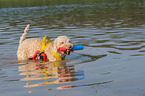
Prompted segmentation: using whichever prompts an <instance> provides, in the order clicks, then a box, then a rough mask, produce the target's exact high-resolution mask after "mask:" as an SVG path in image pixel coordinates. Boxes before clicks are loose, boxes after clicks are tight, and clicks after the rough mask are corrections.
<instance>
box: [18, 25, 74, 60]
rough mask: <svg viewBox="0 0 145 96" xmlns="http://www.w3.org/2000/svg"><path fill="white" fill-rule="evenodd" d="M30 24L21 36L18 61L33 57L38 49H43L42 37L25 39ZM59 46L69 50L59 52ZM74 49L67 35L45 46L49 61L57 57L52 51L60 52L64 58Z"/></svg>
mask: <svg viewBox="0 0 145 96" xmlns="http://www.w3.org/2000/svg"><path fill="white" fill-rule="evenodd" d="M29 26H30V25H29V24H28V25H27V26H26V28H25V30H24V33H23V34H22V36H21V37H20V41H19V46H18V50H17V58H18V61H21V60H28V59H30V58H32V57H33V55H34V54H35V52H36V51H37V50H41V46H42V42H43V40H42V39H39V38H31V39H26V40H24V39H25V38H26V34H27V31H28V29H29ZM59 47H64V48H66V49H67V52H59V51H58V49H59ZM72 49H73V44H71V43H70V39H69V38H68V37H67V36H59V37H57V38H56V39H55V40H54V41H53V42H52V43H51V44H50V45H49V46H47V47H46V48H45V50H44V53H45V54H46V56H47V60H48V61H56V60H57V59H56V58H55V56H54V54H53V52H52V51H54V52H55V53H58V54H59V56H60V57H61V58H62V59H64V58H65V56H66V54H68V55H69V54H70V52H71V51H72Z"/></svg>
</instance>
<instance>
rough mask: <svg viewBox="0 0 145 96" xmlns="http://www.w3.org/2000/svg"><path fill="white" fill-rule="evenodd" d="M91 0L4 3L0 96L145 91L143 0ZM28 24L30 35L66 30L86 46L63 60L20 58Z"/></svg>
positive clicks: (132, 95) (134, 94)
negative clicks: (19, 51) (37, 60)
mask: <svg viewBox="0 0 145 96" xmlns="http://www.w3.org/2000/svg"><path fill="white" fill-rule="evenodd" d="M37 1H38V0H37ZM42 1H44V0H42ZM69 1H70V0H69ZM86 1H88V2H87V3H83V2H79V3H76V1H75V2H71V3H69V2H67V3H61V4H60V3H57V2H56V3H55V4H46V5H43V4H42V3H41V6H39V3H38V5H37V4H36V5H35V4H34V5H33V4H31V3H30V4H29V3H28V4H26V5H25V6H22V5H21V4H20V5H19V3H20V2H16V1H15V2H16V3H14V2H13V3H8V4H7V3H6V2H5V3H4V5H2V3H1V8H0V14H1V15H0V54H1V55H0V96H145V75H144V73H145V13H144V12H145V3H144V1H143V0H136V1H135V0H126V1H124V0H123V1H121V0H120V1H119V0H118V1H114V2H111V1H113V0H110V2H107V0H104V1H103V0H102V1H100V2H95V1H94V2H89V0H86ZM90 1H92V0H90ZM1 2H2V1H1ZM9 2H10V1H9ZM25 3H26V2H25ZM25 3H24V4H25ZM15 4H16V6H14V5H15ZM8 5H9V6H10V7H8ZM27 24H30V29H29V32H28V35H27V38H43V36H46V35H47V36H49V37H50V38H51V40H54V39H55V38H56V37H58V36H60V35H66V36H68V37H69V38H70V39H71V40H72V43H73V44H74V45H78V44H83V45H84V49H83V50H80V51H75V52H73V53H71V55H70V56H67V57H66V60H64V61H61V62H45V63H44V62H37V63H33V62H32V61H25V62H18V61H17V56H16V52H17V47H18V42H19V38H20V36H21V35H22V33H23V30H24V28H25V27H26V25H27Z"/></svg>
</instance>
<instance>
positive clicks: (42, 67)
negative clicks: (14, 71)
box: [18, 61, 84, 89]
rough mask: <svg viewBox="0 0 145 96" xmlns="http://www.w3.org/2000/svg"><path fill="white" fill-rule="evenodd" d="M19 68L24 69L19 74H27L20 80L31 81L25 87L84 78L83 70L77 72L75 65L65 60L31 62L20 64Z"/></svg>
mask: <svg viewBox="0 0 145 96" xmlns="http://www.w3.org/2000/svg"><path fill="white" fill-rule="evenodd" d="M18 69H19V71H22V73H20V74H19V75H25V76H26V77H25V78H22V79H20V81H29V82H28V83H26V85H25V86H24V87H37V86H44V85H51V84H62V83H69V82H72V81H77V80H83V79H84V72H83V71H77V72H76V71H75V68H74V65H71V66H67V65H66V62H65V61H61V62H50V63H46V62H43V63H40V62H39V63H33V62H29V63H28V64H23V65H21V66H19V68H18ZM34 80H39V81H38V83H37V84H33V82H34ZM56 89H57V88H56Z"/></svg>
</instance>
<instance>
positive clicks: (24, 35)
mask: <svg viewBox="0 0 145 96" xmlns="http://www.w3.org/2000/svg"><path fill="white" fill-rule="evenodd" d="M29 26H30V24H28V25H27V26H26V28H25V30H24V33H23V34H22V36H21V37H20V41H19V45H20V44H21V43H22V42H23V40H24V39H25V38H26V35H27V31H28V30H29Z"/></svg>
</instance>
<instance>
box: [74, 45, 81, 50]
mask: <svg viewBox="0 0 145 96" xmlns="http://www.w3.org/2000/svg"><path fill="white" fill-rule="evenodd" d="M75 50H83V45H75V46H73V51H75Z"/></svg>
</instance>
